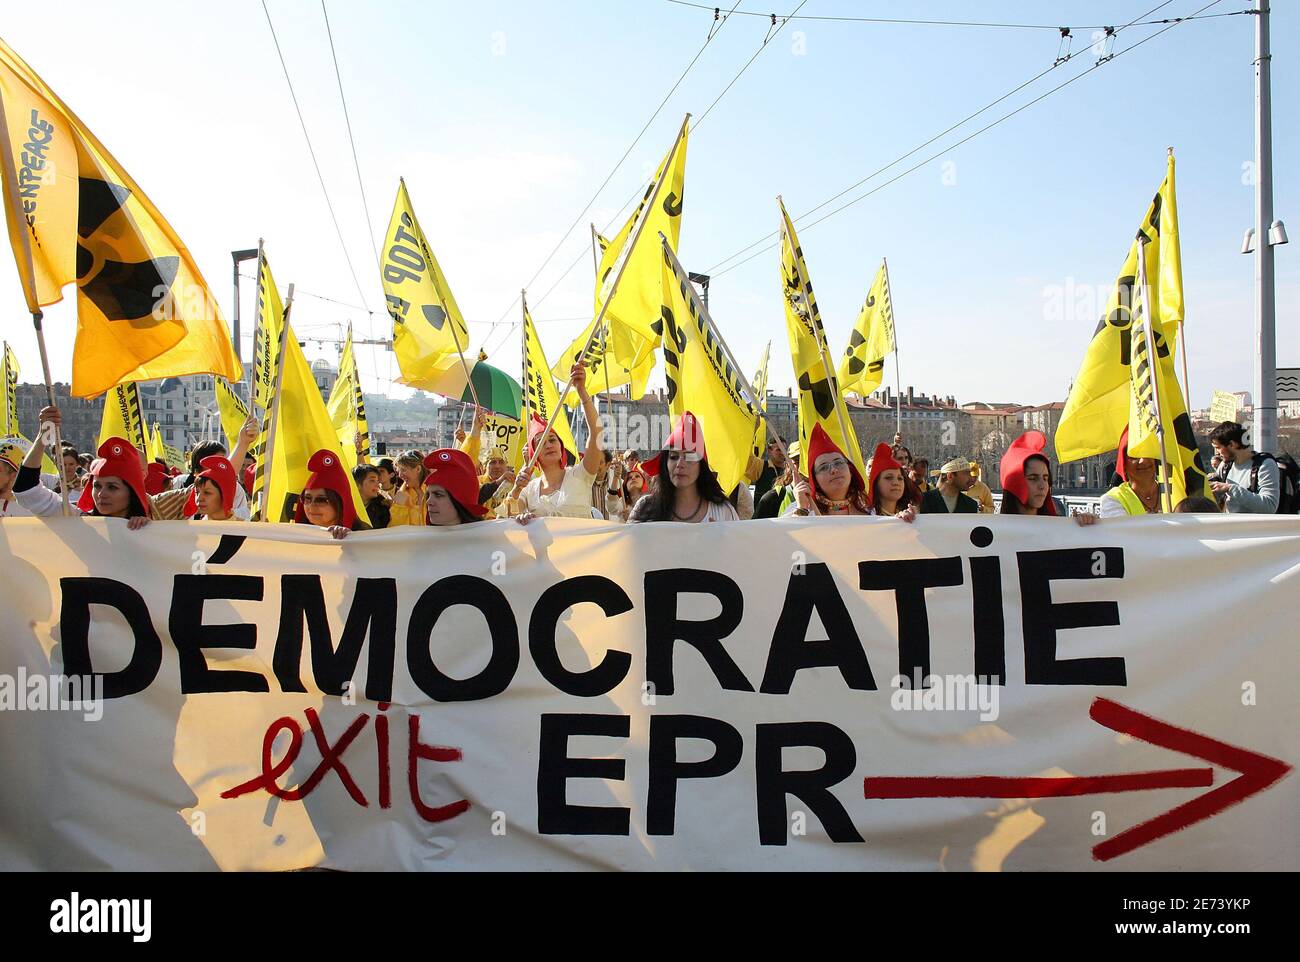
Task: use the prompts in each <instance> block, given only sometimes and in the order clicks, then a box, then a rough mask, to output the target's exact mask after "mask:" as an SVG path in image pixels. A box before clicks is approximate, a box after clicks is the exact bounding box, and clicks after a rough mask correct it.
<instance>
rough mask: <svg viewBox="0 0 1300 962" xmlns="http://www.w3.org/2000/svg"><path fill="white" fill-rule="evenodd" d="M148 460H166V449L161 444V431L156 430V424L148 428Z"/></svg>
mask: <svg viewBox="0 0 1300 962" xmlns="http://www.w3.org/2000/svg"><path fill="white" fill-rule="evenodd" d="M149 460H150V461H163V462H166V460H167V448H166V445H164V444H163V438H162V431H160V430H158V425H156V424H153V425H150V427H149Z"/></svg>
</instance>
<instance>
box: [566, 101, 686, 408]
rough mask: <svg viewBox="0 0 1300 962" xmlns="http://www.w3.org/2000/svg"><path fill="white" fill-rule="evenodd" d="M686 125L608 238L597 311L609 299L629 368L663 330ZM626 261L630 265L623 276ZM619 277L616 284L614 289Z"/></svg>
mask: <svg viewBox="0 0 1300 962" xmlns="http://www.w3.org/2000/svg"><path fill="white" fill-rule="evenodd" d="M688 119H689V118H688ZM687 126H688V125H687V122H686V121H683V122H682V127H681V131H680V133H679V134H678V135H677V140H676V142H675V143H674V144H673V146H672V148H671V149H670V150H669V151H668V154H667V155H666V156H665V157H664V159H663V161H662V162H661V163H660V164H659V167H658V169H657V170H656V171H655V176H654V179H653V180H652V181H650V184H649V186H647V187H646V190H645V193H644V194H643V195H642V197H641V202H640V203H639V204H638V205H637V208H636V210H635V211H633V212H632V216H631V217H629V218H628V219H627V222H626V223H625V224H624V225H623V228H622V230H620V231H619V232H618V233H617V234H615V235H614V237H613V239H612V240H610V241H609V243H608V246H607V247H606V248H605V251H604V254H603V255H602V257H601V264H600V267H599V268H598V270H597V278H596V313H597V314H599V313H600V306H601V304H603V303H604V302H605V301H606V299H608V300H609V308H608V310H607V312H606V317H607V318H608V320H609V336H610V341H611V345H610V346H612V348H613V351H614V355H615V357H616V358H618V359H619V360H620V361H621V362H622V364H623V366H625V367H627V368H628V369H629V370H636V369H637V368H638V367H640V366H642V365H643V364H644V362H645V358H646V356H647V355H648V356H650V357H651V358H653V353H654V349H655V348H656V347H657V346H658V345H659V342H660V338H661V336H662V333H663V321H662V320H661V318H660V314H659V309H660V306H661V304H660V294H659V275H660V266H659V264H660V260H661V257H660V254H659V247H660V244H659V235H660V234H661V233H662V234H663V235H664V236H665V237H667V238H668V244H669V246H670V247H671V248H672V249H673V250H674V251H675V250H677V249H678V246H679V245H678V240H679V238H680V236H681V229H682V197H683V194H684V192H685V189H686V187H685V184H686V142H687V138H688V134H689V132H688V129H687ZM642 224H644V226H642ZM638 230H639V231H640V233H639V234H638V233H637V232H638ZM634 241H635V242H634ZM623 261H626V262H627V263H626V266H625V267H623V271H622V275H621V277H620V275H619V268H620V265H621V264H622V262H623ZM616 277H619V281H618V288H617V290H614V288H613V285H614V280H615V278H616ZM652 363H653V361H652ZM613 373H614V372H613V370H611V371H610V374H611V375H612V374H613ZM566 377H567V374H566ZM635 396H638V397H639V396H640V395H635Z"/></svg>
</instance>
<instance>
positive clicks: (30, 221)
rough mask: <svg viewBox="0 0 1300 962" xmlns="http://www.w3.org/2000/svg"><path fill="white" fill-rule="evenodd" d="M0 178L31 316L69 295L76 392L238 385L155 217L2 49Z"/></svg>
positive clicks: (186, 257)
mask: <svg viewBox="0 0 1300 962" xmlns="http://www.w3.org/2000/svg"><path fill="white" fill-rule="evenodd" d="M0 107H2V110H0V113H2V114H3V116H2V117H0V153H2V154H3V158H2V162H0V178H2V179H3V181H4V192H5V213H6V221H7V226H8V230H9V241H10V244H11V245H12V246H13V250H14V256H15V258H16V259H17V262H18V275H19V278H20V280H21V282H22V285H23V292H24V295H25V296H26V299H27V306H28V309H29V310H31V311H32V312H36V311H37V310H39V309H40V307H42V306H44V305H46V304H53V303H56V302H58V301H60V300H62V299H63V288H64V287H65V286H67V285H68V284H71V283H74V282H75V283H76V285H77V337H76V342H75V344H74V346H73V355H72V394H73V395H74V396H76V397H94V396H96V395H99V394H103V393H104V392H105V391H107V390H109V389H110V388H112V387H114V386H115V385H117V384H118V383H120V382H122V381H129V380H154V379H160V378H164V377H173V376H180V375H185V374H199V373H213V374H220V375H223V376H225V377H238V376H239V361H238V359H237V357H236V356H235V353H234V349H233V347H232V345H231V343H230V334H229V331H228V330H227V328H226V323H225V321H224V320H223V319H222V316H221V312H220V309H219V308H218V307H217V302H216V298H215V297H213V295H212V292H211V291H210V290H209V289H208V286H207V283H206V282H205V281H204V280H203V275H202V274H201V273H200V272H199V269H198V266H197V265H196V264H195V263H194V260H193V258H191V257H190V254H189V251H188V250H186V248H185V245H184V244H183V243H181V239H180V238H179V237H177V236H176V233H175V232H174V231H173V230H172V228H171V226H170V225H169V224H168V223H167V221H166V220H165V219H164V218H163V216H162V214H160V213H159V212H158V210H157V209H156V208H155V207H154V206H153V204H152V203H150V201H149V198H148V197H146V196H145V194H144V192H143V191H142V190H141V189H140V187H139V185H137V184H136V183H135V181H134V180H132V179H131V177H130V175H129V174H127V173H126V171H125V170H123V169H122V167H121V165H120V164H118V163H117V161H116V160H114V158H113V156H112V154H110V153H109V152H108V150H107V149H106V148H105V147H104V145H103V144H101V143H100V142H99V141H98V140H97V139H96V137H95V135H94V134H92V133H91V132H90V131H89V130H88V129H87V128H86V126H85V125H84V124H82V123H81V121H80V120H78V119H77V117H76V115H75V114H73V112H72V111H71V110H69V109H68V107H67V106H66V105H65V104H64V103H63V101H62V100H60V99H59V97H58V95H56V94H55V93H54V92H53V91H52V90H50V88H49V87H47V86H46V85H45V82H44V81H43V80H41V78H40V77H39V76H37V75H36V73H35V71H33V70H32V69H31V68H30V67H29V66H28V65H27V64H26V63H24V62H23V60H22V58H20V57H19V56H18V55H17V54H16V53H15V52H14V51H13V50H12V49H10V48H9V46H8V45H6V44H5V43H4V42H3V41H0Z"/></svg>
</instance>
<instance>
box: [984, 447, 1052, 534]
mask: <svg viewBox="0 0 1300 962" xmlns="http://www.w3.org/2000/svg"><path fill="white" fill-rule="evenodd" d="M1030 461H1042V462H1043V463H1044V464H1046V465H1047V497H1046V498H1044V499H1043V504H1042V507H1040V508H1039V509H1038V510H1037V511H1030V510H1029V508H1028V507H1027V506H1026V505H1025V503H1024V502H1023V501H1021V500H1020V499H1019V498H1017V497H1016V496H1015V495H1014V494H1012V493H1011V492H1010V491H1007V490H1006V489H1005V488H1004V489H1003V490H1002V507H1000V508H998V514H1036V515H1045V516H1048V517H1052V518H1055V517H1057V514H1056V502H1055V501H1054V500H1053V499H1052V465H1051V463H1050V462H1049V461H1048V460H1047V458H1045V457H1043V456H1042V455H1041V454H1031V455H1030V456H1029V457H1027V458H1025V464H1026V465H1027V464H1029V462H1030Z"/></svg>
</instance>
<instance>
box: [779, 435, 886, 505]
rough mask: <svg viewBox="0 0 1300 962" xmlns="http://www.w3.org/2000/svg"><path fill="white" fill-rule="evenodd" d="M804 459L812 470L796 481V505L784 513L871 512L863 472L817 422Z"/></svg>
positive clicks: (810, 436) (809, 438)
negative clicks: (860, 472) (859, 471)
mask: <svg viewBox="0 0 1300 962" xmlns="http://www.w3.org/2000/svg"><path fill="white" fill-rule="evenodd" d="M878 453H879V452H878V451H877V454H878ZM891 461H892V458H891ZM806 463H807V464H808V466H809V467H810V468H811V469H812V470H811V471H809V472H808V476H807V477H803V476H800V477H799V479H798V480H797V481H795V485H794V496H795V505H794V507H792V508H790V509H788V510H787V511H786V515H787V516H789V515H799V516H807V515H819V516H829V517H834V516H837V515H838V516H843V517H847V516H849V515H855V514H857V515H862V514H871V500H870V498H868V497H867V491H866V486H865V485H864V484H863V483H862V475H861V474H859V473H858V469H857V468H856V467H855V466H854V464H853V462H852V461H850V460H849V459H848V458H847V457H846V456H845V454H844V452H843V451H841V450H840V449H839V447H838V446H837V445H836V444H835V442H834V441H832V440H831V436H830V435H829V434H827V433H826V431H825V429H823V428H822V426H821V425H820V424H818V425H815V426H814V427H813V429H812V434H811V435H809V437H808V457H807V459H806ZM893 463H897V462H893Z"/></svg>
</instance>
